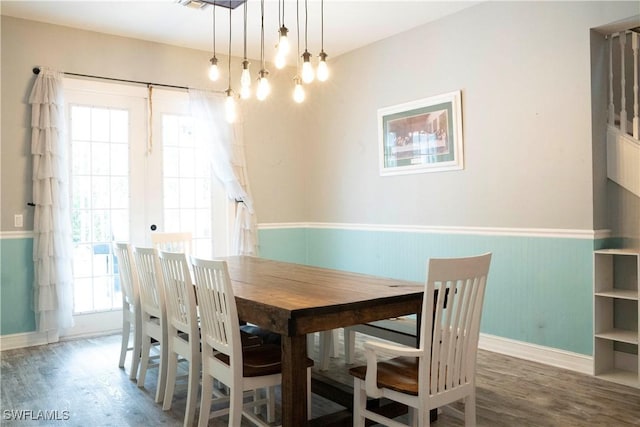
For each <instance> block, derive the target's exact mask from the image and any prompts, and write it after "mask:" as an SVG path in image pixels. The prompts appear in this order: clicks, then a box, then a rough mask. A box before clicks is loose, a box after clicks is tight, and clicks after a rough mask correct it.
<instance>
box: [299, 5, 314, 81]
mask: <svg viewBox="0 0 640 427" xmlns="http://www.w3.org/2000/svg"><path fill="white" fill-rule="evenodd" d="M307 8H308V0H304V53H303V54H302V59H303V62H302V81H303V82H305V83H311V82H312V81H313V79H314V78H315V74H314V72H313V65H311V54H310V53H309V51H308V50H307V33H308V23H309V20H308V17H309V15H308V10H307Z"/></svg>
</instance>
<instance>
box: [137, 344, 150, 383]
mask: <svg viewBox="0 0 640 427" xmlns="http://www.w3.org/2000/svg"><path fill="white" fill-rule="evenodd" d="M150 351H151V338H149V336H145V337H144V340H143V342H142V349H141V350H140V352H141V353H142V357H141V358H140V375H139V376H138V387H140V388H142V387H144V380H145V378H146V377H147V369H148V368H149V352H150Z"/></svg>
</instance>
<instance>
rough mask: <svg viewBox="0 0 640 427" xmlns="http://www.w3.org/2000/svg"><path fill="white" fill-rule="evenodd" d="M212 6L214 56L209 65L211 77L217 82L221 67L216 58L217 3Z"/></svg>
mask: <svg viewBox="0 0 640 427" xmlns="http://www.w3.org/2000/svg"><path fill="white" fill-rule="evenodd" d="M212 6H213V7H212V9H213V12H211V13H212V16H213V18H212V27H213V56H212V57H211V59H210V60H209V61H210V62H211V65H210V66H209V78H210V79H211V80H212V81H214V82H215V81H216V80H218V79H219V78H220V69H218V58H216V5H215V4H214V5H212Z"/></svg>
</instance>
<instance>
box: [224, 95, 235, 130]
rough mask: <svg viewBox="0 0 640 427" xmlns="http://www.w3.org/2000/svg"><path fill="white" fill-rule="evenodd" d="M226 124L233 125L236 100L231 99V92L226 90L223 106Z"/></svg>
mask: <svg viewBox="0 0 640 427" xmlns="http://www.w3.org/2000/svg"><path fill="white" fill-rule="evenodd" d="M224 108H225V113H226V117H227V122H229V123H233V122H235V121H236V100H235V99H234V98H233V91H232V90H231V89H227V99H226V101H225V104H224Z"/></svg>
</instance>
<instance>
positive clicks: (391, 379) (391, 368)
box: [349, 357, 418, 396]
mask: <svg viewBox="0 0 640 427" xmlns="http://www.w3.org/2000/svg"><path fill="white" fill-rule="evenodd" d="M349 373H350V374H351V375H353V376H354V377H356V378H359V379H361V380H363V381H364V379H365V376H366V375H367V366H366V365H363V366H357V367H355V368H351V369H349ZM377 384H378V387H380V388H388V389H390V390H394V391H397V392H400V393H405V394H410V395H413V396H417V395H418V358H417V357H396V358H394V359H390V360H385V361H380V362H378V383H377Z"/></svg>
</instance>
